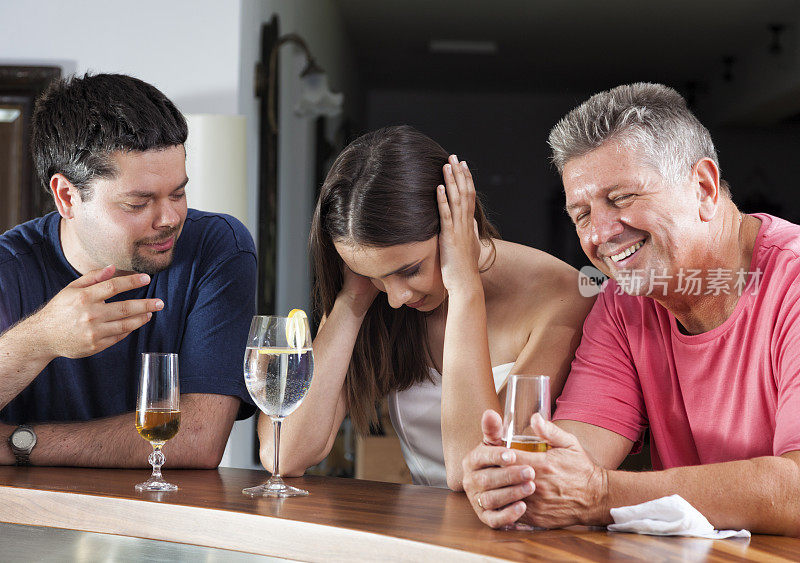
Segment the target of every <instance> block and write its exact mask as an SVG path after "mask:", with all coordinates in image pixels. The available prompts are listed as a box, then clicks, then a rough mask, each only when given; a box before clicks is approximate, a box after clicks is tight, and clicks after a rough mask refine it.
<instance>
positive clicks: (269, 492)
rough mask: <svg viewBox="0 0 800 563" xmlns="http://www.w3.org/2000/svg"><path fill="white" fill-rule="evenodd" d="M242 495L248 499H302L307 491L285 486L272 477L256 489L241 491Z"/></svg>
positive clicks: (278, 479)
mask: <svg viewBox="0 0 800 563" xmlns="http://www.w3.org/2000/svg"><path fill="white" fill-rule="evenodd" d="M242 493H243V494H245V495H247V496H249V497H274V498H285V497H304V496H306V495H308V491H306V490H304V489H298V488H297V487H292V486H290V485H287V484H286V483H284V482H283V479H281V478H280V477H272V478H271V479H270V480H269V481H267V482H266V483H264V484H263V485H258V486H257V487H248V488H246V489H242Z"/></svg>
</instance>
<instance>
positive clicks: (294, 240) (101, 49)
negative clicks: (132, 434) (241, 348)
mask: <svg viewBox="0 0 800 563" xmlns="http://www.w3.org/2000/svg"><path fill="white" fill-rule="evenodd" d="M273 13H277V14H278V17H279V19H280V32H281V33H288V32H290V31H294V32H297V33H300V34H301V35H302V36H303V37H304V38H305V39H306V40H307V41H308V44H309V47H310V48H311V50H312V52H313V53H314V54H315V56H316V57H317V58H318V61H319V63H320V64H321V65H322V67H323V68H325V69H326V70H327V71H328V73H329V76H330V84H331V87H332V88H333V89H334V90H336V91H343V90H344V91H345V92H347V91H348V90H349V91H350V93H352V92H353V90H354V89H355V88H356V81H355V78H354V76H355V74H354V73H355V69H354V68H353V66H352V64H350V61H351V60H352V54H351V53H350V51H349V46H348V44H347V39H346V36H345V33H344V26H343V24H342V22H341V19H340V18H339V15H338V12H337V9H336V6H335V4H334V2H333V1H332V0H294V1H293V0H169V1H167V2H164V1H157V0H137V1H136V2H123V1H122V0H72V1H70V2H64V1H62V0H27V1H24V2H4V3H3V8H2V11H0V65H8V64H24V65H35V64H52V65H58V66H61V67H62V69H63V71H64V73H65V74H69V73H72V72H77V73H84V72H86V71H93V72H120V73H125V74H131V75H134V76H136V77H138V78H141V79H142V80H145V81H147V82H149V83H151V84H153V85H155V86H156V87H157V88H159V89H160V90H161V91H163V92H164V94H166V95H167V96H168V97H169V98H170V99H172V101H173V102H174V103H175V104H176V105H177V106H178V108H179V109H180V110H181V111H183V112H184V113H212V114H242V115H244V116H245V117H246V121H247V177H248V180H247V183H248V200H249V202H250V205H249V217H248V221H247V222H248V224H249V225H251V226H255V225H257V220H258V217H257V210H258V206H257V201H258V200H257V182H258V166H259V163H258V100H257V99H256V98H255V95H254V91H253V74H254V67H255V64H256V61H257V60H258V57H259V52H260V33H261V24H262V23H264V22H268V21H269V20H270V18H271V17H272V14H273ZM21 22H35V24H31V25H21ZM280 56H281V74H280V94H279V96H280V97H279V100H280V115H279V119H280V123H281V136H280V139H279V176H278V183H279V186H278V192H279V193H278V199H279V209H278V283H277V309H276V311H274V312H277V313H279V312H286V311H288V310H289V309H291V308H293V307H303V308H305V309H308V307H309V297H308V296H309V291H310V287H309V280H310V273H309V269H308V260H307V255H306V240H307V238H308V226H309V220H310V217H311V212H312V209H313V204H314V201H313V193H314V185H313V184H314V155H313V148H314V132H313V129H312V124H311V121H310V120H308V119H301V118H298V117H296V116H294V114H293V113H292V110H291V107H292V104H291V102H290V101H289V100H291V99H292V97H293V95H294V93H295V92H296V91H297V87H298V81H297V75H298V74H299V69H300V68H301V67H302V57H301V56H300V54H299V51H298V50H297V49H296V48H295V47H292V46H286V47H284V48H283V49H282V50H281V54H280ZM348 101H349V103H350V104H352V96H351V97H350V99H349V100H348ZM254 231H255V229H254ZM253 234H254V235H256V234H257V233H256V232H254V233H253ZM253 425H254V419H251V420H249V421H243V422H238V423H236V425H235V429H234V432H233V433H232V435H231V441H230V442H229V448H228V449H227V450H226V454H225V458H224V459H223V465H234V466H242V467H248V466H251V465H252V464H251V444H252V439H253V432H254V430H253Z"/></svg>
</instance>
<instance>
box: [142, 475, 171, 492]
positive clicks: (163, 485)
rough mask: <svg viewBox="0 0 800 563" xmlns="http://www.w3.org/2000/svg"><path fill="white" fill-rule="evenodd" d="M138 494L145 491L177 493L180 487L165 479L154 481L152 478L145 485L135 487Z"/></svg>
mask: <svg viewBox="0 0 800 563" xmlns="http://www.w3.org/2000/svg"><path fill="white" fill-rule="evenodd" d="M135 489H136V491H137V492H140V493H141V492H143V491H177V490H178V486H177V485H173V484H172V483H167V482H166V481H164V480H163V479H153V478H152V477H151V478H150V479H148V480H147V481H145V482H144V483H139V484H138V485H136V487H135Z"/></svg>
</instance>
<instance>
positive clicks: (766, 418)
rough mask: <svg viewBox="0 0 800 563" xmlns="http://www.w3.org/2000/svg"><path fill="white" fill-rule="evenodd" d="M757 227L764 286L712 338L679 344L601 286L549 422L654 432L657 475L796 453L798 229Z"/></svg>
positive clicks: (780, 224) (627, 299) (671, 326)
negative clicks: (676, 469) (678, 468)
mask: <svg viewBox="0 0 800 563" xmlns="http://www.w3.org/2000/svg"><path fill="white" fill-rule="evenodd" d="M754 217H757V218H758V219H760V220H761V227H760V229H759V232H758V236H757V238H756V241H755V247H754V249H753V258H752V265H751V267H750V271H751V272H756V271H760V272H761V275H760V278H759V276H758V275H751V276H750V280H749V282H748V283H747V286H746V287H744V290H743V293H742V296H741V297H740V298H739V301H738V303H737V305H736V308H735V310H734V312H733V314H732V315H731V316H730V318H728V319H727V320H726V321H725V322H724V323H722V324H721V325H720V326H718V327H717V328H715V329H713V330H710V331H708V332H705V333H703V334H698V335H694V336H687V335H685V334H681V332H680V331H679V330H678V327H677V323H676V321H675V317H674V316H673V315H672V314H671V313H669V312H668V311H667V310H666V309H664V307H662V306H661V305H659V304H658V303H656V302H655V301H654V300H653V299H650V298H647V297H631V296H629V295H617V293H618V292H617V291H616V289H617V284H616V282H614V281H609V282H608V284H607V285H606V287H605V290H604V291H603V292H602V293H601V294H600V296H599V297H598V299H597V302H596V303H595V305H594V308H593V309H592V311H591V312H590V313H589V316H588V317H587V318H586V323H585V324H584V328H583V338H582V341H581V344H580V346H579V347H578V351H577V353H576V355H575V360H574V361H573V362H572V370H571V372H570V375H569V378H568V379H567V383H566V386H565V387H564V392H563V394H562V395H561V397H560V398H559V399H558V408H557V410H556V413H555V416H554V417H553V418H554V419H556V420H558V419H567V420H577V421H580V422H587V423H589V424H594V425H596V426H600V427H602V428H606V429H608V430H611V431H613V432H616V433H618V434H621V435H622V436H625V437H626V438H628V439H630V440H634V441H635V440H637V439H639V438H640V437H641V434H642V432H643V431H644V429H645V428H646V427H649V428H650V434H651V446H652V447H651V452H652V459H653V467H654V469H662V468H669V467H676V466H685V465H698V464H706V463H716V462H723V461H732V460H737V459H749V458H754V457H758V456H769V455H781V454H783V453H786V452H789V451H792V450H800V303H799V302H798V300H799V298H800V277H799V276H800V260H799V259H798V257H800V226H798V225H794V224H792V223H789V222H787V221H784V220H782V219H779V218H777V217H772V216H770V215H766V214H760V213H759V214H755V215H754ZM733 277H734V279H735V277H736V276H735V272H734V273H733ZM730 283H731V291H734V290H735V289H736V288H734V287H733V285H732V284H733V283H734V282H733V281H731V282H730ZM657 290H658V289H657ZM702 291H703V293H705V291H707V288H706V287H705V286H704V287H703V290H702Z"/></svg>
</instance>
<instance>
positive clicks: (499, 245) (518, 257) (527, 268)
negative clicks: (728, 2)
mask: <svg viewBox="0 0 800 563" xmlns="http://www.w3.org/2000/svg"><path fill="white" fill-rule="evenodd" d="M495 246H496V249H497V257H496V260H495V262H494V264H493V265H492V267H491V268H490V269H489V270H488V271H487V273H490V272H491V274H492V276H491V277H490V280H489V282H490V283H489V285H490V286H491V291H492V293H493V294H498V296H500V295H505V296H507V297H509V298H515V297H517V296H519V295H520V294H523V295H525V296H527V298H528V299H533V300H537V301H538V300H539V299H554V298H556V299H558V298H565V299H569V298H574V297H576V296H577V297H579V296H580V293H579V292H578V271H577V270H576V269H575V268H573V267H572V266H570V265H569V264H567V263H566V262H564V261H562V260H559V259H558V258H556V257H555V256H553V255H551V254H548V253H547V252H543V251H541V250H538V249H536V248H532V247H530V246H525V245H522V244H517V243H513V242H508V241H503V240H498V241H495ZM492 270H494V272H492ZM487 289H488V288H487ZM528 299H526V300H528Z"/></svg>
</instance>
